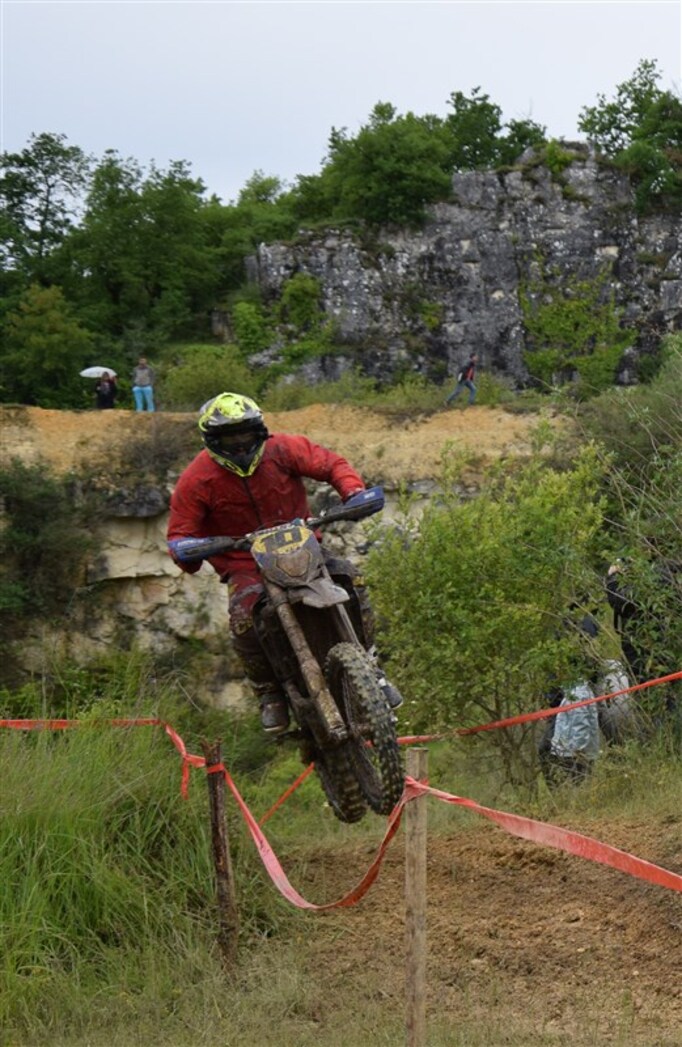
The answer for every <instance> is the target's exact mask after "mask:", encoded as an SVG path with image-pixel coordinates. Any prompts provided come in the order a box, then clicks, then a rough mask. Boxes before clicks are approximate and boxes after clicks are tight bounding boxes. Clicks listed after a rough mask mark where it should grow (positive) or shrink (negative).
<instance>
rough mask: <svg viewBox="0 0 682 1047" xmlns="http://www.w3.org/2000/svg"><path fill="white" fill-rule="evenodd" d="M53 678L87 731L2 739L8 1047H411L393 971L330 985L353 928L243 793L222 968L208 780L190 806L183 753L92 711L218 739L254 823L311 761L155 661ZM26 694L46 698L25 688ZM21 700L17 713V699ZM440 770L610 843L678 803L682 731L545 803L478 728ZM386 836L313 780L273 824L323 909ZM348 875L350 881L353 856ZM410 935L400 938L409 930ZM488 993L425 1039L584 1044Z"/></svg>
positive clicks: (2, 1019)
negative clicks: (232, 955)
mask: <svg viewBox="0 0 682 1047" xmlns="http://www.w3.org/2000/svg"><path fill="white" fill-rule="evenodd" d="M57 677H58V679H59V686H58V687H55V689H54V693H51V694H46V693H45V692H44V690H43V691H41V703H42V704H41V706H40V709H39V710H38V709H36V710H35V711H36V712H38V711H40V712H41V713H43V714H46V715H56V714H57V715H58V714H59V713H60V712H62V711H63V709H64V708H66V707H68V709H69V711H70V713H71V714H72V715H77V716H78V717H79V718H80V719H82V720H84V721H85V722H86V723H88V722H89V723H91V724H92V725H91V726H85V727H82V728H79V729H76V730H73V731H68V732H61V733H56V732H55V733H50V732H35V733H28V732H22V733H19V732H14V731H0V775H1V776H2V783H3V786H2V790H1V792H0V882H1V883H2V884H3V891H2V892H0V1029H2V1033H0V1044H3V1047H9V1045H12V1047H33V1045H34V1044H37V1043H39V1042H49V1043H50V1044H52V1045H57V1047H76V1045H79V1047H81V1045H82V1047H84V1045H87V1047H99V1045H100V1044H101V1045H102V1047H105V1045H112V1047H117V1045H121V1047H124V1045H125V1047H128V1045H131V1044H138V1043H139V1044H142V1043H144V1044H146V1045H150V1047H153V1045H157V1044H158V1045H162V1044H163V1045H173V1047H175V1045H178V1047H180V1045H183V1047H184V1045H188V1047H189V1045H190V1044H191V1045H195V1044H207V1045H208V1044H210V1045H213V1044H215V1043H220V1044H224V1045H228V1047H229V1045H232V1044H234V1045H235V1047H236V1045H239V1047H249V1045H254V1047H256V1045H266V1047H267V1045H268V1044H273V1045H274V1044H278V1045H287V1047H288V1045H291V1047H307V1045H311V1047H312V1045H313V1044H315V1045H317V1044H319V1043H320V1042H324V1044H325V1045H329V1047H358V1045H359V1044H361V1043H369V1042H371V1043H373V1044H377V1045H382V1044H386V1045H393V1044H395V1043H397V1042H401V1041H402V1039H403V1035H404V1032H403V1014H402V1004H400V1005H399V1006H398V1007H396V997H395V994H391V993H387V992H386V988H385V986H384V985H383V984H382V980H381V977H380V974H379V968H377V970H374V968H373V967H371V966H370V967H363V969H362V970H360V969H357V970H353V969H349V971H348V975H347V977H345V979H344V985H345V993H344V998H338V997H334V998H333V999H332V998H330V997H329V996H328V995H327V993H326V987H328V989H329V992H330V993H331V992H332V991H333V989H332V987H333V986H338V979H339V975H338V970H337V969H336V967H337V966H338V964H337V963H335V964H332V966H331V967H330V968H329V969H327V970H318V969H317V968H316V966H315V964H316V962H317V961H316V957H317V956H318V955H319V954H317V953H316V952H315V950H314V949H313V948H312V943H313V936H314V937H319V936H322V937H324V936H327V939H328V941H330V942H332V941H334V940H336V946H335V947H334V948H335V954H336V955H338V963H341V962H343V959H344V952H343V949H344V935H345V934H346V927H347V921H346V920H345V919H344V917H343V915H341V916H338V917H333V918H331V919H329V918H327V917H324V916H315V915H312V914H306V913H302V912H299V911H297V910H295V909H293V908H292V907H290V906H289V905H288V904H287V903H286V902H284V900H283V899H281V897H280V896H279V894H278V893H277V892H276V891H275V889H274V888H273V886H272V885H271V883H270V882H269V879H268V878H267V875H266V874H265V873H264V871H263V869H262V866H261V863H260V859H259V858H258V856H257V854H256V851H255V848H254V847H253V844H252V842H251V840H250V838H249V837H248V835H247V833H246V830H245V828H244V827H243V824H242V822H241V819H240V818H239V816H238V814H237V813H236V810H235V806H234V804H233V803H232V802H231V800H230V799H229V797H228V801H227V806H228V824H229V831H230V837H231V844H232V850H233V858H234V862H235V873H236V880H237V885H238V901H239V907H240V914H241V921H242V933H241V938H240V956H239V965H238V968H237V970H236V971H235V972H234V973H233V974H232V975H230V976H226V973H225V971H224V970H223V968H222V966H221V963H220V957H219V955H218V952H217V949H216V946H215V929H216V928H215V911H214V900H213V887H212V881H213V871H212V866H211V858H210V853H209V839H208V834H209V829H208V815H207V804H206V795H205V785H204V777H203V772H201V771H195V772H194V773H193V775H192V780H191V787H190V793H189V798H188V799H187V800H183V799H182V798H181V796H180V791H179V784H180V759H179V757H178V754H177V753H176V751H175V750H174V748H173V747H172V745H171V744H170V742H169V740H168V739H167V737H166V736H165V734H164V732H163V731H162V730H161V729H160V728H155V727H145V728H137V729H113V728H110V729H104V728H102V727H96V726H95V725H94V721H95V720H96V719H98V718H101V717H102V716H115V715H123V714H129V715H135V716H144V715H147V716H150V715H151V716H153V715H158V716H160V717H161V718H164V719H167V720H169V721H170V722H172V723H173V724H174V725H175V726H176V727H177V729H178V731H179V733H180V734H181V736H182V737H183V739H184V740H185V742H186V743H187V747H188V749H189V751H190V752H200V745H199V742H200V738H201V737H203V736H207V737H210V738H215V737H216V736H218V735H219V734H222V735H223V737H224V739H225V741H224V745H223V753H224V760H225V762H226V764H227V765H228V766H229V767H230V768H231V769H232V770H233V771H234V775H235V778H236V781H237V784H238V787H239V788H240V790H241V791H242V792H243V794H244V796H245V798H246V800H247V802H248V803H249V805H250V806H251V808H252V810H253V811H254V813H256V815H257V816H258V815H261V814H262V813H263V812H264V811H265V810H267V809H268V808H269V807H270V805H271V804H272V803H273V802H274V800H275V799H276V798H277V797H278V796H279V795H280V794H281V793H282V792H283V791H284V789H285V788H286V787H287V786H288V785H289V784H290V783H291V782H292V781H293V779H294V778H295V777H296V775H297V774H298V773H299V771H300V769H301V765H300V763H299V761H298V757H297V755H296V754H295V753H293V752H291V751H282V752H278V753H277V755H276V756H275V758H274V759H273V757H272V750H271V748H269V747H268V746H267V745H266V744H264V742H263V739H262V736H261V734H260V732H259V730H258V728H257V724H256V723H255V722H253V721H251V720H248V719H247V720H239V721H235V720H228V719H226V717H225V715H224V714H223V715H221V714H217V713H215V712H211V713H207V714H205V715H201V714H199V713H197V712H194V713H192V714H190V713H189V712H188V711H187V710H186V709H184V708H182V707H180V706H179V705H178V704H177V695H176V693H175V691H174V689H173V687H172V686H171V684H172V680H171V681H170V682H167V683H163V682H162V681H159V680H154V679H153V678H152V677H151V676H150V675H149V670H148V667H147V666H146V665H145V663H144V662H143V661H141V660H137V661H136V660H135V659H132V660H131V661H129V662H127V663H120V662H117V661H116V660H115V659H114V660H113V661H112V663H110V664H109V665H107V666H104V667H101V668H100V670H99V672H98V673H95V674H93V675H92V677H91V678H89V677H88V674H87V673H84V671H82V670H76V669H73V668H72V669H70V670H69V669H66V668H63V669H62V670H61V672H60V673H58V674H55V678H57ZM95 682H96V686H95ZM17 701H20V702H21V703H23V705H24V706H26V707H27V708H29V709H30V702H29V701H28V696H27V693H26V692H23V693H22V694H21V695H20V696H19V697H18V699H17ZM5 706H6V708H8V711H10V712H11V711H12V710H11V708H9V706H10V702H9V698H8V697H7V696H5ZM31 711H33V710H31ZM429 762H430V769H429V775H430V781H431V782H432V784H434V785H436V786H439V787H441V788H444V789H445V790H447V791H449V792H453V793H455V794H458V795H462V796H470V797H472V798H474V799H476V800H477V801H478V802H480V803H483V804H488V805H491V806H497V807H503V808H505V807H506V808H507V809H511V810H514V809H517V810H519V811H523V812H524V813H530V814H533V815H535V816H536V817H541V818H543V819H545V820H548V821H557V822H560V823H563V824H571V825H579V826H580V827H581V828H582V830H583V831H592V834H593V835H595V836H600V832H599V826H598V824H597V823H598V822H600V821H601V820H606V821H608V819H609V818H611V817H613V818H614V819H615V820H617V821H619V822H622V821H624V820H626V819H631V820H632V821H633V822H636V823H637V822H639V821H645V820H648V821H652V822H653V823H660V822H665V820H666V819H671V818H674V817H679V815H678V812H679V810H680V809H682V782H681V781H680V775H679V763H678V760H677V758H676V757H675V756H673V755H671V753H670V747H669V746H668V745H667V741H666V739H661V740H658V741H657V742H655V743H651V744H650V745H649V746H648V747H646V748H639V747H637V746H632V747H630V748H628V749H627V750H624V751H620V752H617V751H615V750H614V751H610V752H608V753H605V754H604V755H603V758H602V759H600V761H599V764H598V766H597V770H596V772H595V774H594V777H593V778H592V779H591V780H590V781H589V782H588V783H587V784H586V785H585V786H584V787H582V788H580V789H570V790H569V789H566V790H559V792H557V793H553V794H551V795H549V794H541V795H540V796H539V797H538V798H537V800H536V801H535V806H534V807H531V809H530V810H529V803H528V799H527V797H521V796H520V795H515V794H512V793H511V792H509V791H507V792H504V793H503V792H501V791H500V785H499V779H498V777H497V775H496V773H495V768H494V756H493V757H492V758H491V756H490V754H489V752H488V747H487V746H486V745H484V744H481V742H480V740H476V739H453V740H451V741H445V742H440V743H437V744H433V745H432V746H430V759H429ZM453 824H454V825H458V826H459V828H460V829H462V830H465V829H466V828H467V827H473V826H475V825H478V824H480V819H478V818H476V816H474V815H471V814H468V813H467V812H465V811H462V810H460V809H453V808H451V807H449V806H446V805H445V804H439V803H436V802H432V803H430V805H429V833H430V834H434V835H437V834H439V833H441V832H442V833H444V834H448V833H451V832H452V829H453ZM590 826H592V828H590ZM383 829H384V824H383V820H381V819H377V818H373V817H371V816H370V817H368V818H366V819H365V820H364V821H363V822H361V823H360V824H359V825H356V826H343V825H341V824H340V823H339V822H337V821H336V819H335V818H334V817H333V815H332V814H331V812H330V811H329V809H328V807H327V805H326V804H325V802H324V798H323V795H322V793H321V790H320V788H319V786H318V785H317V782H316V780H315V779H314V778H311V779H309V780H308V781H306V782H305V783H304V784H303V786H302V787H301V788H300V789H299V790H298V791H297V792H296V793H295V794H294V796H292V798H291V799H290V800H289V801H288V803H287V805H286V807H285V808H283V809H281V810H279V811H278V812H277V813H276V814H275V815H274V816H273V817H272V819H271V820H270V821H269V822H268V824H267V826H266V832H267V835H268V838H269V839H270V840H271V842H272V844H273V846H274V848H275V851H276V853H277V854H278V855H279V857H280V859H281V861H282V863H283V865H284V868H285V870H286V871H287V873H288V875H289V876H290V878H291V881H292V883H293V885H294V886H295V887H297V888H298V889H299V890H301V892H302V893H303V894H304V895H305V896H307V897H310V899H311V900H313V901H318V902H322V901H329V900H330V896H331V897H335V896H336V895H337V893H338V880H337V879H336V877H333V876H332V877H331V880H329V881H328V877H327V876H326V874H325V872H324V868H323V867H322V866H321V863H320V857H321V856H324V855H325V854H326V855H327V859H326V860H327V863H328V862H330V861H331V862H332V866H331V868H333V867H334V864H333V863H334V862H336V863H338V861H339V860H341V857H342V855H343V854H344V852H346V853H348V852H349V851H353V853H354V854H355V855H356V862H357V861H360V862H361V861H363V860H364V858H363V856H364V855H365V854H366V856H367V857H366V860H367V864H369V861H370V859H371V856H372V855H373V853H374V850H375V847H376V846H377V844H378V842H379V840H380V838H381V836H382V835H383ZM394 847H400V844H399V843H396V844H394ZM671 860H672V859H671ZM322 865H324V863H322ZM347 875H348V881H349V882H348V887H349V888H350V887H351V886H352V884H353V882H354V880H355V875H354V873H353V872H352V871H351V870H350V867H349V871H348V874H347ZM366 911H367V912H368V913H371V912H372V903H371V901H370V902H368V903H367V910H366ZM396 933H397V934H398V935H399V936H400V938H401V935H402V931H401V929H400V928H398V929H397V931H396ZM334 991H336V990H334ZM483 993H484V997H485V998H483V997H481V996H480V995H477V996H476V998H475V999H473V998H472V1000H471V1001H470V1002H471V1006H470V1007H469V1006H468V1005H467V1008H466V1013H463V1014H461V1015H460V1017H459V1018H458V1021H457V1028H456V1030H455V1029H453V1028H451V1027H450V1026H449V1025H448V1024H447V1023H446V1022H444V1021H442V1020H440V1019H439V1016H438V1013H437V1011H434V1012H433V1013H432V1014H431V1016H430V1023H429V1030H430V1032H429V1044H430V1045H433V1047H435V1045H440V1044H443V1045H448V1047H457V1045H459V1044H462V1045H464V1044H467V1045H473V1047H475V1045H477V1044H481V1047H482V1045H483V1044H489V1043H490V1044H492V1043H503V1042H504V1043H508V1044H511V1045H512V1047H521V1045H531V1044H538V1045H550V1044H551V1045H554V1047H556V1045H557V1044H562V1043H568V1039H566V1038H564V1039H562V1038H561V1037H560V1036H558V1035H556V1034H551V1033H550V1032H549V1031H546V1030H543V1029H541V1028H540V1029H538V1028H536V1027H533V1026H532V1024H531V1023H530V1018H529V1019H528V1027H527V1028H525V1027H523V1028H521V1027H515V1028H513V1029H508V1028H503V1027H502V1024H501V1019H500V1018H499V1015H500V1014H501V1013H502V1009H503V1008H502V1003H501V1002H500V1000H497V1001H495V1000H494V999H493V997H494V985H492V986H491V985H490V984H487V983H486V986H485V987H484V989H483ZM625 1018H626V1015H625V1012H624V1022H625ZM593 1019H594V1020H595V1021H597V1020H598V1019H597V1018H596V1017H595V1016H594V1015H593V1016H592V1017H589V1016H587V1015H586V1018H585V1020H586V1022H587V1021H588V1020H590V1021H591V1020H593ZM624 1028H625V1026H624ZM581 1042H585V1043H586V1042H588V1041H587V1039H585V1040H583V1041H581ZM595 1042H599V1040H598V1038H597V1039H596V1040H595ZM614 1042H619V1041H614ZM620 1042H622V1043H623V1044H625V1043H627V1042H628V1040H627V1036H624V1038H623V1039H622V1041H620Z"/></svg>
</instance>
